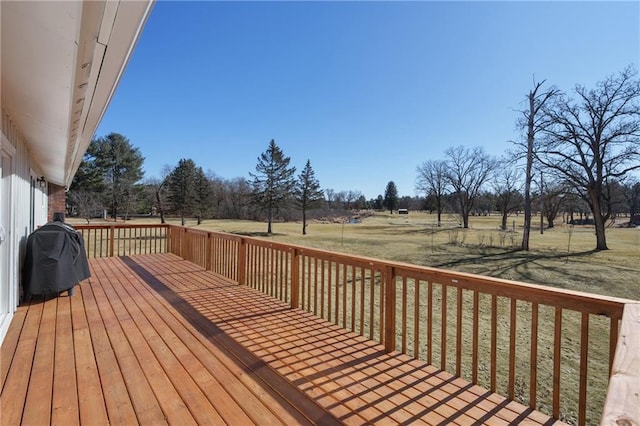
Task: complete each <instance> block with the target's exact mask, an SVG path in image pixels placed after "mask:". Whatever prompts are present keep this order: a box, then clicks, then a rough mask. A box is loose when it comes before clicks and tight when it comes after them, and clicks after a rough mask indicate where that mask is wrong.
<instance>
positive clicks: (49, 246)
mask: <svg viewBox="0 0 640 426" xmlns="http://www.w3.org/2000/svg"><path fill="white" fill-rule="evenodd" d="M90 276H91V273H90V272H89V263H88V261H87V256H86V254H85V250H84V239H83V238H82V235H80V233H78V232H77V231H76V230H75V229H74V228H73V227H72V226H70V225H67V224H65V223H63V222H59V221H54V222H49V223H47V224H46V225H44V226H42V227H40V228H38V229H37V230H36V231H34V232H32V233H31V235H29V238H28V240H27V252H26V258H25V263H24V269H23V277H24V281H23V285H24V296H25V300H29V298H30V297H31V295H34V294H42V295H48V294H56V295H57V294H59V293H60V292H63V291H68V292H69V295H72V294H73V287H74V286H75V285H76V284H79V283H80V281H82V280H84V279H87V278H89V277H90Z"/></svg>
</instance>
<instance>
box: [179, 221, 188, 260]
mask: <svg viewBox="0 0 640 426" xmlns="http://www.w3.org/2000/svg"><path fill="white" fill-rule="evenodd" d="M188 237H189V234H187V228H185V227H183V228H182V238H181V240H182V241H181V244H180V257H181V258H183V259H184V260H189V259H188V257H187V256H188V254H189V241H188V240H189V238H188Z"/></svg>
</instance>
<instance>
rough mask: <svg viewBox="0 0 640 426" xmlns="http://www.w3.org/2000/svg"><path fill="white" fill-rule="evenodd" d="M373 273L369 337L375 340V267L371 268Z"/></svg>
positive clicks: (370, 285)
mask: <svg viewBox="0 0 640 426" xmlns="http://www.w3.org/2000/svg"><path fill="white" fill-rule="evenodd" d="M370 273H371V275H369V339H371V340H373V332H374V328H373V324H374V323H373V318H374V316H375V314H376V313H375V299H376V294H375V291H376V272H375V270H374V269H373V268H371V269H370Z"/></svg>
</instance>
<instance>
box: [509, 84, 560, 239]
mask: <svg viewBox="0 0 640 426" xmlns="http://www.w3.org/2000/svg"><path fill="white" fill-rule="evenodd" d="M545 81H546V80H542V81H540V82H538V83H536V81H535V80H534V81H533V89H531V90H530V91H529V93H528V94H527V95H526V100H527V103H528V108H527V109H525V110H523V111H521V114H522V115H521V116H520V118H519V119H518V126H519V127H520V128H522V129H526V131H527V140H526V143H524V144H519V145H520V147H521V148H522V152H521V153H520V154H524V157H525V159H526V166H525V174H524V206H523V207H524V230H523V232H522V243H521V246H520V248H521V249H522V250H529V234H530V232H531V182H532V181H533V160H534V158H535V155H534V149H535V146H536V145H535V141H536V136H537V135H538V134H539V133H540V132H541V131H543V130H544V129H545V128H547V126H549V124H550V120H549V116H548V115H547V114H545V110H544V108H545V105H547V104H548V103H550V102H551V101H552V100H553V99H555V98H556V97H558V96H559V95H560V91H559V90H558V89H556V88H554V87H551V88H549V90H546V91H542V86H543V85H544V83H545Z"/></svg>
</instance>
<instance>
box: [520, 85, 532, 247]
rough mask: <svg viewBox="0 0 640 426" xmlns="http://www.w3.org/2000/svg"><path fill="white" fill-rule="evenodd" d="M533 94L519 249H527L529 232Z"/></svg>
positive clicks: (530, 107) (528, 124)
mask: <svg viewBox="0 0 640 426" xmlns="http://www.w3.org/2000/svg"><path fill="white" fill-rule="evenodd" d="M534 99H535V94H534V92H529V117H528V118H529V119H528V120H527V121H528V122H527V169H526V171H525V175H524V230H523V231H522V244H521V245H520V249H522V250H525V251H529V234H530V233H531V180H532V179H533V176H532V175H531V168H532V167H533V142H534V137H535V133H534V124H535V122H534V112H535V105H534Z"/></svg>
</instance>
